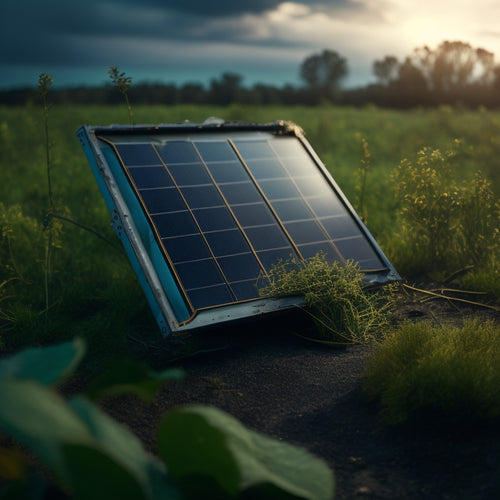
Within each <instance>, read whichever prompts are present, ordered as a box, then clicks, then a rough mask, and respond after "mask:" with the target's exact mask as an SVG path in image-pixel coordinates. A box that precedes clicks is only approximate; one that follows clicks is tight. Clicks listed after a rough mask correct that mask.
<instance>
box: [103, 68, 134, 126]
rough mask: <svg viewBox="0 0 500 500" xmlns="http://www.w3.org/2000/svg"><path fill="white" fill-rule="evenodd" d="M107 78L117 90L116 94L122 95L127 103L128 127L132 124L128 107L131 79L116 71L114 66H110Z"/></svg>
mask: <svg viewBox="0 0 500 500" xmlns="http://www.w3.org/2000/svg"><path fill="white" fill-rule="evenodd" d="M108 73H109V77H110V78H111V80H112V82H113V83H114V84H115V85H116V87H117V88H118V92H120V94H122V95H123V97H124V98H125V102H126V103H127V109H128V118H129V122H130V125H133V124H134V116H133V113H132V106H131V105H130V100H129V98H128V89H129V88H130V85H131V83H132V78H131V77H129V76H125V73H123V72H122V73H120V72H119V71H118V68H117V67H116V66H111V67H110V68H109V69H108Z"/></svg>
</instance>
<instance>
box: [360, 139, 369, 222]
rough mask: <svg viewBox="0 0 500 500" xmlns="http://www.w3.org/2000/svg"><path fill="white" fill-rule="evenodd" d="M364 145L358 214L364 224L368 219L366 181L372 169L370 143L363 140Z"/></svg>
mask: <svg viewBox="0 0 500 500" xmlns="http://www.w3.org/2000/svg"><path fill="white" fill-rule="evenodd" d="M362 143H363V157H362V158H361V167H360V168H359V170H358V172H359V174H360V177H361V179H360V185H359V186H357V187H358V190H359V194H358V201H359V207H358V212H359V215H360V216H361V218H362V219H363V221H364V222H366V219H367V217H368V214H367V213H365V211H366V210H365V193H366V179H367V177H368V170H369V168H370V156H371V155H370V150H369V149H368V142H367V141H366V139H362Z"/></svg>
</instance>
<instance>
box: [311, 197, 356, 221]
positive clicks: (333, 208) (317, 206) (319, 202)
mask: <svg viewBox="0 0 500 500" xmlns="http://www.w3.org/2000/svg"><path fill="white" fill-rule="evenodd" d="M307 202H308V203H309V205H310V206H311V208H312V209H313V210H314V213H315V214H316V216H317V217H328V216H332V215H344V214H346V215H347V210H346V208H345V207H344V205H343V204H342V203H341V201H340V200H339V199H338V197H337V196H336V195H335V194H334V193H328V194H326V195H325V196H314V197H310V198H307Z"/></svg>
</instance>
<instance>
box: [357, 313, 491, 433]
mask: <svg viewBox="0 0 500 500" xmlns="http://www.w3.org/2000/svg"><path fill="white" fill-rule="evenodd" d="M364 391H365V393H366V394H367V395H368V396H369V397H370V398H371V399H373V400H377V401H379V402H380V405H381V417H382V419H383V420H384V421H385V422H386V423H388V424H392V425H395V424H402V423H405V422H412V423H416V422H418V421H421V422H424V423H426V424H427V423H428V424H431V425H433V426H437V425H438V424H440V423H441V424H444V425H445V426H451V425H454V424H456V425H464V424H466V425H470V424H472V423H476V422H478V421H486V420H490V419H493V418H497V417H499V416H500V326H498V325H495V324H494V322H493V321H490V322H486V323H480V322H479V321H477V320H466V321H465V322H464V325H463V327H457V326H452V325H443V326H441V327H435V326H432V325H431V324H430V323H426V322H421V323H410V322H408V323H406V324H404V325H403V326H402V327H401V328H400V329H399V330H398V331H397V332H394V333H393V334H392V335H391V336H389V337H388V338H387V339H386V340H385V341H384V342H383V343H382V344H381V345H379V346H378V348H377V350H376V351H375V353H374V355H373V356H372V358H371V359H370V361H369V364H368V367H367V371H366V378H365V381H364Z"/></svg>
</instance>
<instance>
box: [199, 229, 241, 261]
mask: <svg viewBox="0 0 500 500" xmlns="http://www.w3.org/2000/svg"><path fill="white" fill-rule="evenodd" d="M205 237H206V238H207V241H208V244H209V246H210V248H211V250H212V252H213V253H214V255H215V256H216V257H219V256H222V255H232V254H236V253H246V252H249V251H250V248H249V246H248V243H247V241H246V240H245V238H244V237H243V235H242V234H241V231H240V230H239V229H229V230H227V231H215V232H213V233H205Z"/></svg>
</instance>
